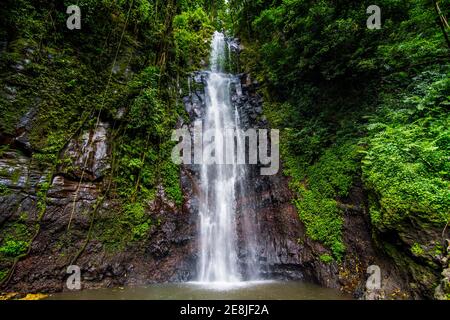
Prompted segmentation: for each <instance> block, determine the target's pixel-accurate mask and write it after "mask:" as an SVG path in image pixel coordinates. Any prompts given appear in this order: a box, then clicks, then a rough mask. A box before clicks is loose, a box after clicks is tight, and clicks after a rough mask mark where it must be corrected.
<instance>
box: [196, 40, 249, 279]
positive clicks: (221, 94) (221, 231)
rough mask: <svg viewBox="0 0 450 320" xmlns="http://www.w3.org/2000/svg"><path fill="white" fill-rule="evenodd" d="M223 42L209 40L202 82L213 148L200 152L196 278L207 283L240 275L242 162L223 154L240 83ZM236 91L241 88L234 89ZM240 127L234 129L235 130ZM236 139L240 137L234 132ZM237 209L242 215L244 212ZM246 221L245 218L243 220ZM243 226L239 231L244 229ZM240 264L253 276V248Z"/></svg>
mask: <svg viewBox="0 0 450 320" xmlns="http://www.w3.org/2000/svg"><path fill="white" fill-rule="evenodd" d="M226 45H227V44H226V41H225V38H224V35H223V34H222V33H219V32H216V33H215V34H214V37H213V40H212V44H211V56H210V72H209V75H208V79H207V83H206V97H207V99H206V115H205V118H204V119H203V131H204V132H206V131H209V132H213V134H214V138H212V139H211V140H207V141H204V144H205V143H210V144H213V148H212V149H213V150H214V152H213V153H208V152H204V154H203V164H202V165H201V173H200V179H201V189H202V194H203V195H204V196H203V197H202V199H201V201H200V225H199V228H200V230H199V231H200V260H199V279H198V280H199V281H200V282H208V283H211V282H213V283H235V282H239V281H242V280H244V279H243V275H242V270H241V269H242V268H241V267H240V266H239V260H238V237H237V217H236V211H237V210H236V209H237V208H236V205H237V199H238V198H243V197H244V196H245V194H244V193H245V190H246V186H245V180H246V174H247V173H246V166H245V165H238V164H236V161H234V164H215V163H216V162H218V163H223V162H221V161H220V160H219V159H224V157H225V156H226V155H229V154H234V152H235V148H234V143H233V144H229V143H225V141H224V137H223V133H224V132H225V131H226V130H227V129H239V127H240V119H239V112H238V110H237V109H236V107H234V106H233V105H232V103H231V98H230V91H231V85H232V84H236V83H237V82H239V81H238V80H239V79H238V78H237V77H236V76H233V75H231V74H227V73H225V72H224V71H225V68H224V65H225V62H226V60H227V58H229V57H227V56H228V55H227V54H226ZM238 92H240V90H239V91H238ZM238 132H239V130H238ZM236 139H237V142H238V143H239V141H242V140H243V139H244V137H242V136H241V135H240V134H237V135H236ZM242 214H245V212H243V213H242ZM243 224H244V225H248V223H245V222H244V223H243ZM246 231H248V230H244V234H246V233H247V232H246ZM242 238H243V240H242V241H244V242H246V243H245V244H244V247H253V248H254V247H255V245H254V243H252V239H253V236H252V237H248V236H246V235H244V236H243V237H242ZM246 252H247V255H246V260H247V261H245V264H246V265H250V267H248V266H247V269H249V270H250V273H253V276H251V275H250V276H249V275H248V273H249V271H248V270H247V272H246V275H247V278H254V274H255V273H256V267H255V265H256V253H255V252H254V250H253V252H252V250H251V249H248V248H247V249H246Z"/></svg>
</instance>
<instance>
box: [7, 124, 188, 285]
mask: <svg viewBox="0 0 450 320" xmlns="http://www.w3.org/2000/svg"><path fill="white" fill-rule="evenodd" d="M19 134H22V133H20V132H19ZM12 146H13V147H14V146H15V144H12ZM110 149H111V148H110V134H109V126H108V125H107V124H106V123H100V125H99V126H98V127H97V129H96V130H88V131H85V132H82V133H81V134H80V136H79V137H78V138H75V139H72V140H71V141H70V142H69V143H68V145H67V146H66V148H65V149H64V150H63V152H62V154H61V158H62V159H69V160H70V161H69V160H67V161H63V162H62V163H63V164H62V165H61V166H59V167H58V168H56V170H54V171H53V170H50V169H43V168H41V167H40V166H39V165H38V164H37V163H35V162H34V161H33V160H32V158H31V157H30V155H27V154H23V152H21V151H20V150H17V149H14V148H13V149H10V150H9V151H7V152H4V153H3V154H2V156H1V158H0V184H1V185H2V186H3V187H2V189H1V190H0V229H1V230H2V232H1V233H0V242H1V243H2V244H4V243H5V242H6V241H7V240H8V239H9V238H8V237H10V236H11V235H13V236H14V238H15V241H16V242H15V243H19V242H18V241H17V239H18V237H22V238H21V239H20V241H23V243H29V244H30V247H29V251H28V252H25V251H26V250H25V249H26V248H25V249H24V250H23V251H22V252H20V253H21V254H22V255H21V256H20V258H19V259H14V258H13V257H9V256H8V254H2V256H1V257H2V258H1V259H0V271H1V272H3V276H4V282H3V287H2V288H1V290H2V291H19V292H56V291H63V290H67V288H66V282H65V281H66V279H67V277H68V274H67V273H66V271H67V267H68V266H69V265H71V264H76V265H78V266H79V267H80V269H81V274H82V286H83V288H98V287H108V286H122V285H143V284H147V283H151V282H164V281H182V280H187V279H189V278H190V272H191V270H192V269H193V268H194V267H193V264H194V263H195V262H194V260H193V257H192V252H193V251H194V247H193V243H194V242H193V241H191V240H192V239H193V237H194V234H193V233H194V232H195V228H193V226H194V224H193V223H192V221H191V216H190V215H189V214H188V212H187V211H186V210H184V209H183V208H181V209H178V208H177V206H176V205H175V204H174V203H171V201H169V200H168V199H167V197H166V196H165V194H164V190H163V189H162V188H159V191H158V193H157V196H156V197H155V200H154V201H152V202H151V203H148V204H147V206H146V214H147V215H149V216H150V215H151V217H152V219H153V220H154V221H158V224H155V225H152V226H151V227H150V230H149V232H148V233H149V234H148V237H147V238H146V239H147V240H143V241H142V242H137V243H134V244H133V245H129V246H127V247H125V248H122V249H120V248H118V249H116V250H110V249H108V248H107V247H106V246H105V243H104V242H103V241H101V239H100V238H99V237H97V235H98V234H99V233H101V232H102V231H103V230H102V226H103V224H104V223H105V222H106V221H108V219H110V218H111V216H112V215H113V214H117V212H120V206H121V204H120V203H119V202H118V200H115V199H114V198H106V199H103V198H102V193H103V191H104V190H105V185H106V182H107V179H106V177H107V172H108V170H109V166H110V159H111V150H110ZM80 181H81V182H80ZM43 188H45V190H46V192H42V190H43ZM47 189H48V190H47ZM96 206H98V209H97V210H95V209H94V208H95V207H96ZM94 212H96V214H95V216H94V215H93V213H94ZM92 219H94V220H92ZM91 225H94V226H97V228H94V229H95V230H97V231H96V232H91ZM69 226H70V227H69ZM19 231H20V234H18V233H19ZM16 254H17V253H16ZM10 271H11V273H10ZM5 273H6V276H5Z"/></svg>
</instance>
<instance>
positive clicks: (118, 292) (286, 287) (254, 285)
mask: <svg viewBox="0 0 450 320" xmlns="http://www.w3.org/2000/svg"><path fill="white" fill-rule="evenodd" d="M48 299H51V300H66V299H70V300H72V299H73V300H206V299H211V300H222V299H223V300H245V299H252V300H347V299H351V297H350V296H348V295H346V294H343V293H342V292H340V291H339V290H336V289H329V288H323V287H320V286H318V285H315V284H311V283H304V282H297V281H248V282H237V283H215V284H213V283H200V282H185V283H164V284H154V285H149V286H146V287H128V288H114V289H97V290H81V291H71V292H63V293H58V294H53V295H50V296H49V298H48Z"/></svg>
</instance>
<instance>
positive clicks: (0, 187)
mask: <svg viewBox="0 0 450 320" xmlns="http://www.w3.org/2000/svg"><path fill="white" fill-rule="evenodd" d="M9 194H11V190H10V189H9V188H8V187H7V186H5V185H4V184H0V196H1V197H4V196H7V195H9Z"/></svg>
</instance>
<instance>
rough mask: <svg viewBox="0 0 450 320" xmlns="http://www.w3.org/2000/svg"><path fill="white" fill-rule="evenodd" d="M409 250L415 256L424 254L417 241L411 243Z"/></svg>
mask: <svg viewBox="0 0 450 320" xmlns="http://www.w3.org/2000/svg"><path fill="white" fill-rule="evenodd" d="M411 252H412V254H414V255H415V256H417V257H420V256H423V255H424V254H425V250H424V249H423V248H422V246H421V245H420V244H418V243H417V242H416V243H414V244H413V245H412V247H411Z"/></svg>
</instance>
